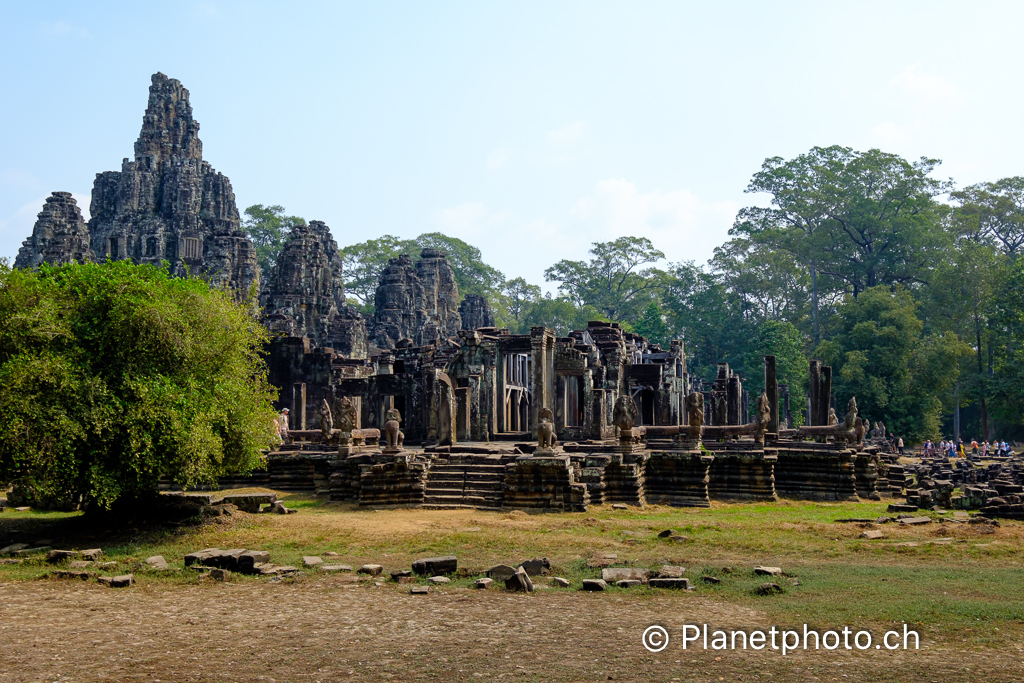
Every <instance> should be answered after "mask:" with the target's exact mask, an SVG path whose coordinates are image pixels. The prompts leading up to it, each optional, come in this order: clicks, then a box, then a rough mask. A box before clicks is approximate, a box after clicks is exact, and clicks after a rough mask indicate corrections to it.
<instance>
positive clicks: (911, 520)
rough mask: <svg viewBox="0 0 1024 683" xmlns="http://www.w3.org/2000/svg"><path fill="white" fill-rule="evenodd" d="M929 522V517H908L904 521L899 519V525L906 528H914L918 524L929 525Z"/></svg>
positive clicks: (930, 519)
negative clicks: (903, 525) (906, 526)
mask: <svg viewBox="0 0 1024 683" xmlns="http://www.w3.org/2000/svg"><path fill="white" fill-rule="evenodd" d="M931 521H932V518H931V517H908V518H905V519H901V520H900V523H901V524H906V525H908V526H916V525H918V524H930V523H931Z"/></svg>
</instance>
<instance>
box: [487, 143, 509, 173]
mask: <svg viewBox="0 0 1024 683" xmlns="http://www.w3.org/2000/svg"><path fill="white" fill-rule="evenodd" d="M515 154H516V150H515V149H513V148H511V147H502V148H499V149H496V150H494V151H493V152H491V153H490V154H488V155H487V170H489V171H494V170H496V169H499V168H501V167H502V166H504V165H505V164H506V163H507V162H508V160H509V159H511V158H512V157H513V156H515Z"/></svg>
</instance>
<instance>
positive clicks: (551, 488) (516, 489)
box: [504, 454, 590, 512]
mask: <svg viewBox="0 0 1024 683" xmlns="http://www.w3.org/2000/svg"><path fill="white" fill-rule="evenodd" d="M504 488H505V507H510V508H528V509H540V510H550V511H552V512H556V511H558V512H582V511H585V510H586V509H587V506H588V505H589V504H590V495H589V494H588V493H587V487H586V485H585V484H581V483H577V482H576V480H575V476H574V470H573V468H572V465H571V464H570V461H569V456H567V455H555V456H547V457H543V456H542V457H538V456H537V455H536V454H534V455H533V456H523V457H520V458H517V459H516V461H515V462H514V463H512V464H511V465H509V466H508V470H507V471H506V474H505V487H504Z"/></svg>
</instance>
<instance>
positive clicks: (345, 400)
mask: <svg viewBox="0 0 1024 683" xmlns="http://www.w3.org/2000/svg"><path fill="white" fill-rule="evenodd" d="M334 412H335V414H336V415H337V420H338V421H337V425H338V429H340V430H341V431H343V432H351V431H352V430H353V429H355V428H356V407H355V406H354V405H353V404H352V400H351V399H349V397H348V396H342V397H341V399H339V400H338V402H337V403H336V404H335V405H334Z"/></svg>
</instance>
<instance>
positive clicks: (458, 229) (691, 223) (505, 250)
mask: <svg viewBox="0 0 1024 683" xmlns="http://www.w3.org/2000/svg"><path fill="white" fill-rule="evenodd" d="M738 209H739V207H738V206H737V205H736V204H735V203H733V202H706V201H704V200H702V199H700V198H699V197H697V196H696V195H694V194H693V193H692V192H690V191H689V190H675V191H669V192H663V191H660V190H652V191H650V192H646V193H645V192H641V191H640V190H639V189H638V188H637V186H636V185H635V184H634V183H631V182H629V181H627V180H624V179H609V180H603V181H601V182H599V183H597V185H596V186H595V187H594V190H593V192H592V193H590V194H589V195H588V196H586V197H584V198H582V199H580V200H578V201H577V202H576V203H575V204H574V205H572V206H571V207H569V208H568V211H567V213H566V214H565V215H563V216H561V217H555V218H554V219H552V218H545V217H540V218H527V217H522V216H517V215H515V214H513V213H511V212H503V211H493V210H491V209H488V208H487V207H486V206H485V205H484V204H483V203H480V202H470V203H466V204H461V205H459V206H454V207H451V208H447V209H443V210H441V211H438V212H437V213H436V214H435V216H434V224H435V225H436V226H437V228H438V229H440V230H441V231H442V232H444V233H445V234H447V235H451V236H452V237H458V238H459V239H462V240H465V241H466V242H469V243H470V244H472V245H474V246H476V247H478V248H479V249H480V250H481V252H482V253H483V257H484V261H486V262H487V263H489V264H491V265H493V266H494V267H495V268H498V269H499V270H501V271H502V272H503V273H505V275H506V276H507V277H509V278H513V277H520V276H521V277H524V278H526V279H527V280H528V281H529V282H532V283H534V284H537V285H543V284H544V270H545V269H546V268H547V267H549V266H551V265H552V264H554V263H555V262H556V261H558V260H560V259H571V260H581V259H582V260H586V259H587V258H589V255H588V251H589V250H590V247H591V245H592V244H593V243H594V242H606V241H609V240H613V239H615V238H617V237H622V236H627V235H629V236H637V237H647V238H649V239H650V240H651V241H652V242H653V243H654V246H655V247H657V248H658V249H661V250H662V251H663V252H665V256H666V258H667V259H668V260H669V261H680V260H684V259H686V260H690V259H692V260H695V261H697V262H703V261H706V260H707V259H709V258H710V257H711V256H712V255H713V253H714V249H715V247H717V246H718V245H720V244H721V243H722V242H724V241H725V240H726V239H728V232H729V228H730V227H731V226H732V222H733V219H734V218H735V216H736V212H737V210H738Z"/></svg>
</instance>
